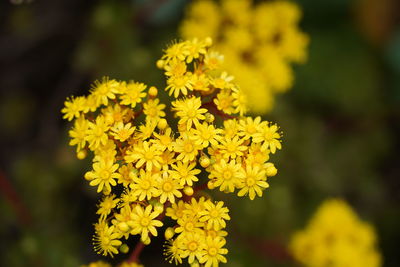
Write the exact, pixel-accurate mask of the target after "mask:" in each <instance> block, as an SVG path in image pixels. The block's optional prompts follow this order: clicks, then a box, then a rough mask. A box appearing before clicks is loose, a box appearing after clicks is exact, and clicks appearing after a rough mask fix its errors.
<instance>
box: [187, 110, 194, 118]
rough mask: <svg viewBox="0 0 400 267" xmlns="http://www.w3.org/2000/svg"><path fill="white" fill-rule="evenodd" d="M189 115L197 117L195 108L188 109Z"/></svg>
mask: <svg viewBox="0 0 400 267" xmlns="http://www.w3.org/2000/svg"><path fill="white" fill-rule="evenodd" d="M187 115H188V117H189V118H194V117H196V111H195V110H194V109H190V110H188V112H187Z"/></svg>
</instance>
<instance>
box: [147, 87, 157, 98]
mask: <svg viewBox="0 0 400 267" xmlns="http://www.w3.org/2000/svg"><path fill="white" fill-rule="evenodd" d="M157 94H158V90H157V88H155V87H154V86H152V87H150V88H149V96H151V97H156V96H157Z"/></svg>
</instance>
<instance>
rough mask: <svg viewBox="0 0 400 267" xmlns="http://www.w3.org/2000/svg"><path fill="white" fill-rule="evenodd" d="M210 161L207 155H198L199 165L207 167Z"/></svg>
mask: <svg viewBox="0 0 400 267" xmlns="http://www.w3.org/2000/svg"><path fill="white" fill-rule="evenodd" d="M210 163H211V161H210V158H209V157H207V156H202V157H200V165H201V167H203V168H207V167H208V166H210Z"/></svg>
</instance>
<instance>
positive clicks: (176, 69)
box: [164, 58, 186, 77]
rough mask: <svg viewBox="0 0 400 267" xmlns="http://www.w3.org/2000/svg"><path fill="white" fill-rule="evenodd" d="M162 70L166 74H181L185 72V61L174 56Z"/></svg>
mask: <svg viewBox="0 0 400 267" xmlns="http://www.w3.org/2000/svg"><path fill="white" fill-rule="evenodd" d="M164 70H165V75H167V76H175V77H176V76H182V75H184V74H185V72H186V63H185V62H184V61H181V60H177V59H176V58H174V59H172V60H171V62H169V64H168V65H166V66H165V67H164Z"/></svg>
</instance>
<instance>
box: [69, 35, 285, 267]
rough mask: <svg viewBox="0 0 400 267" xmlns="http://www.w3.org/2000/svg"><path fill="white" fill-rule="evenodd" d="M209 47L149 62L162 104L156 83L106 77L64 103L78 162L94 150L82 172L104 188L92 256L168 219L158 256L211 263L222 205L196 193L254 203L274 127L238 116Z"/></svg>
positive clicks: (267, 169)
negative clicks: (167, 98) (164, 97)
mask: <svg viewBox="0 0 400 267" xmlns="http://www.w3.org/2000/svg"><path fill="white" fill-rule="evenodd" d="M211 46H212V40H211V39H210V38H206V39H204V40H198V39H193V40H191V41H182V42H175V43H172V44H171V45H170V46H168V47H167V48H166V49H165V51H164V52H165V53H164V55H163V56H162V58H161V59H160V60H159V61H158V62H157V66H158V67H159V68H161V69H163V70H164V72H165V75H166V80H167V85H166V87H165V90H166V91H167V92H169V94H170V95H171V96H173V98H174V100H173V101H172V102H171V105H168V102H165V104H164V103H162V101H161V98H159V97H158V96H159V94H158V90H157V89H156V88H155V87H150V88H148V87H147V86H146V85H145V84H143V83H139V82H134V81H129V82H125V81H117V80H114V79H109V78H103V79H102V80H101V81H97V82H95V83H94V85H93V87H92V90H91V92H90V94H89V95H88V96H80V97H72V98H70V99H67V101H66V102H65V107H64V108H63V109H62V112H63V113H64V118H65V119H67V120H69V121H74V125H73V127H72V129H71V130H70V131H69V135H70V137H71V141H70V145H72V146H76V151H77V157H78V158H84V157H86V156H87V154H88V153H92V154H93V163H92V168H91V170H89V171H88V172H86V174H85V175H84V177H85V179H86V180H88V181H89V184H90V185H91V186H94V187H96V188H97V192H98V193H102V194H103V197H102V200H101V201H100V203H99V205H98V210H97V214H98V216H99V221H98V222H97V223H96V224H95V236H94V238H93V240H94V245H95V250H96V251H97V252H98V253H99V254H102V255H104V256H107V255H110V256H113V255H114V254H118V253H119V251H124V250H126V247H127V245H126V244H125V243H124V242H125V240H127V239H128V238H129V237H130V236H132V235H139V236H140V239H141V242H143V243H144V244H145V245H148V244H149V243H150V241H151V237H152V236H157V235H158V231H159V229H158V228H159V227H161V226H163V224H164V223H163V218H164V217H165V216H167V217H169V218H171V219H172V220H173V221H176V224H175V225H174V226H172V227H169V228H167V229H166V230H165V237H166V239H167V244H166V251H165V255H166V257H167V259H169V260H170V261H175V262H176V263H181V262H182V259H186V258H187V260H188V262H189V263H190V264H195V263H201V264H204V265H205V266H218V263H219V262H226V258H225V257H224V255H225V254H227V252H228V251H227V249H226V248H224V245H225V243H226V240H225V236H226V235H227V233H226V231H224V228H225V227H226V221H227V220H230V217H229V215H228V208H227V207H225V206H224V203H223V202H222V201H219V202H216V201H213V200H211V199H210V198H209V197H208V198H204V197H201V190H203V189H206V188H207V187H208V189H214V188H218V189H219V190H220V191H223V192H226V193H234V192H235V191H237V195H238V196H248V197H249V198H250V199H254V198H255V196H256V195H257V196H262V194H263V190H264V189H266V188H267V187H268V186H269V185H268V183H267V178H268V177H271V176H274V175H276V173H277V169H276V168H275V166H274V164H273V163H271V162H269V156H270V154H274V153H275V152H276V151H277V149H281V141H280V138H281V134H280V133H279V128H278V126H277V125H275V124H272V123H270V122H267V121H262V120H261V118H260V117H257V118H255V119H253V118H251V117H246V116H245V112H246V105H245V96H244V95H243V93H242V91H241V88H240V87H238V85H237V84H235V83H234V78H233V76H230V75H229V74H228V73H227V72H225V71H224V70H223V69H222V68H221V66H222V64H223V57H222V56H221V55H220V54H218V53H217V52H214V51H210V48H211ZM207 177H208V178H207Z"/></svg>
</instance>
